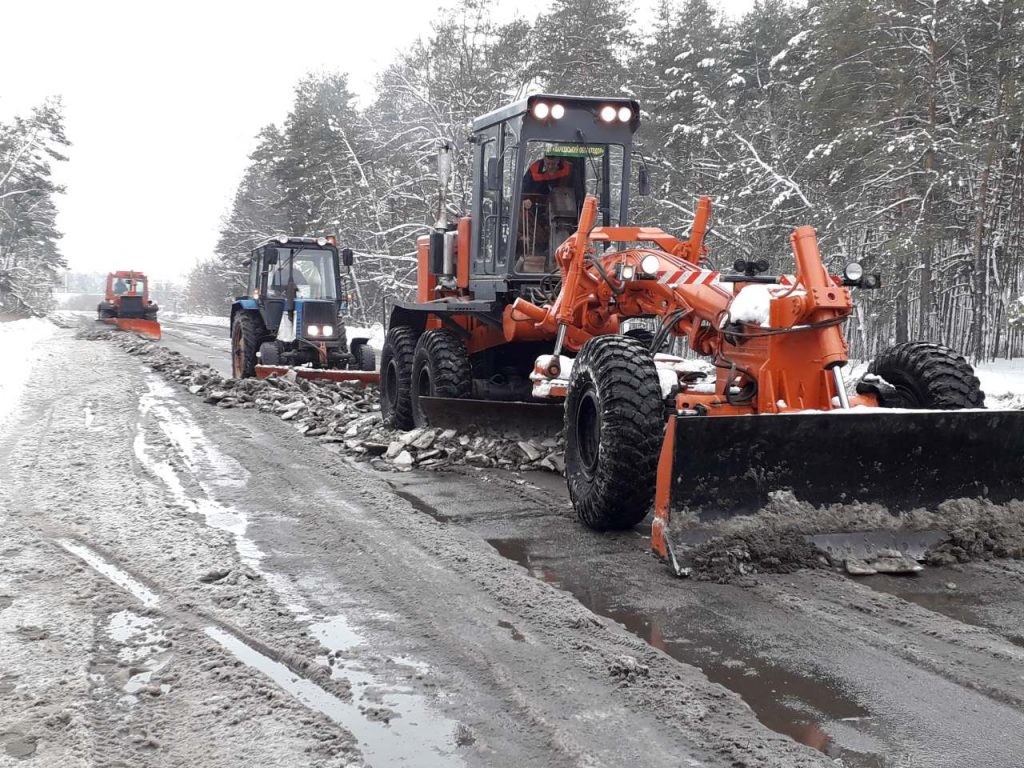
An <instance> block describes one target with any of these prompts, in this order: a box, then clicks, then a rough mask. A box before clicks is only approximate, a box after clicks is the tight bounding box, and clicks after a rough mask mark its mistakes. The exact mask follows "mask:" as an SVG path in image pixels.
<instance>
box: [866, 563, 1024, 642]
mask: <svg viewBox="0 0 1024 768" xmlns="http://www.w3.org/2000/svg"><path fill="white" fill-rule="evenodd" d="M957 578H958V577H957V575H956V574H955V573H952V572H949V571H944V570H938V569H936V570H928V571H925V572H924V573H921V574H918V575H917V576H916V578H914V579H909V580H908V579H903V578H896V577H892V576H882V575H879V576H866V577H862V578H859V579H857V580H856V581H857V583H860V584H864V585H865V586H868V587H871V589H874V590H877V591H879V592H884V593H886V594H888V595H892V596H893V597H898V598H900V599H901V600H906V601H907V602H908V603H914V604H915V605H919V606H920V607H922V608H924V609H926V610H929V611H932V612H933V613H938V614H941V615H943V616H947V617H949V618H951V619H953V620H954V621H959V622H960V623H961V624H968V625H970V626H972V627H981V628H983V629H987V630H989V631H991V632H993V633H994V634H996V635H998V636H999V637H1001V638H1002V639H1004V640H1006V641H1007V642H1009V643H1012V644H1013V645H1016V646H1019V647H1021V648H1024V628H1022V629H1021V630H1020V634H1012V633H1010V632H1009V631H1007V628H1006V627H1005V626H999V625H998V624H997V623H994V622H992V621H990V620H988V619H986V618H985V616H984V615H983V614H984V610H985V602H984V600H983V597H982V595H979V594H978V593H977V592H976V591H975V590H973V589H971V588H970V586H969V585H968V586H967V588H963V587H962V586H961V585H960V584H959V583H957ZM949 582H953V584H954V588H953V589H950V588H948V587H947V586H946V585H947V584H948V583H949Z"/></svg>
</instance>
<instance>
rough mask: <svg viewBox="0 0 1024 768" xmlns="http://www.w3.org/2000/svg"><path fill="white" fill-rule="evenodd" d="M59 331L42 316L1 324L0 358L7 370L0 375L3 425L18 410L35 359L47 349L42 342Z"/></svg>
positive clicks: (1, 421)
mask: <svg viewBox="0 0 1024 768" xmlns="http://www.w3.org/2000/svg"><path fill="white" fill-rule="evenodd" d="M55 330H56V327H55V326H54V325H53V323H51V322H50V321H49V320H44V319H42V318H38V317H30V318H28V319H26V320H14V321H12V322H8V323H0V359H2V360H3V361H4V364H5V369H6V370H5V371H4V375H3V376H0V425H2V424H3V423H4V422H5V421H6V419H7V416H8V415H9V414H10V413H11V411H13V410H14V406H15V404H16V403H17V402H18V398H19V397H20V395H21V391H22V390H23V389H24V387H25V382H27V381H28V378H29V374H30V373H31V370H32V363H33V361H35V360H36V358H37V357H38V356H39V355H40V354H41V352H42V350H43V349H45V346H43V345H42V344H41V342H43V341H44V340H46V339H48V338H49V337H50V336H52V335H53V333H54V331H55Z"/></svg>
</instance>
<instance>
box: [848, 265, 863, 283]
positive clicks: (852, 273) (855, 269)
mask: <svg viewBox="0 0 1024 768" xmlns="http://www.w3.org/2000/svg"><path fill="white" fill-rule="evenodd" d="M843 277H845V278H846V279H847V280H849V281H850V282H851V283H856V282H858V281H859V280H860V279H861V278H862V277H864V267H862V266H861V265H860V264H858V263H857V262H856V261H853V262H850V263H849V264H847V265H846V269H844V270H843Z"/></svg>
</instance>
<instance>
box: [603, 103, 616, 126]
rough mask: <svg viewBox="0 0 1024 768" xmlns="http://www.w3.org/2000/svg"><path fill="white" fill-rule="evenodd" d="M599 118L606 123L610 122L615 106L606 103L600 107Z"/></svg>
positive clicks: (613, 116)
mask: <svg viewBox="0 0 1024 768" xmlns="http://www.w3.org/2000/svg"><path fill="white" fill-rule="evenodd" d="M601 119H602V120H604V121H605V122H606V123H610V122H611V121H612V120H614V119H615V107H613V106H612V105H610V104H609V105H607V106H604V107H601Z"/></svg>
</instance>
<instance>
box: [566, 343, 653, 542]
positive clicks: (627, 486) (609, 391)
mask: <svg viewBox="0 0 1024 768" xmlns="http://www.w3.org/2000/svg"><path fill="white" fill-rule="evenodd" d="M664 430H665V406H664V402H663V400H662V396H661V386H660V384H659V383H658V372H657V369H656V368H655V367H654V357H653V356H652V355H651V353H650V351H649V350H648V349H646V348H645V347H644V345H643V343H642V342H641V341H638V340H636V339H632V338H629V337H628V336H595V337H594V338H592V339H590V341H588V342H587V343H586V344H584V345H583V348H582V349H580V352H579V354H578V355H577V356H576V361H575V362H574V363H573V366H572V373H571V375H570V376H569V390H568V395H567V396H566V400H565V476H566V480H567V482H568V485H569V498H570V499H571V500H572V504H573V507H574V508H575V509H576V514H577V516H578V517H579V519H580V521H581V522H582V523H583V524H584V525H586V526H588V527H590V528H593V529H594V530H598V531H606V530H625V529H628V528H632V527H633V526H634V525H636V524H637V523H639V522H640V521H641V520H643V519H644V517H646V516H647V513H648V511H649V510H650V507H651V503H652V502H653V500H654V486H655V481H656V479H657V472H658V453H659V450H660V448H661V440H662V435H663V433H664Z"/></svg>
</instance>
